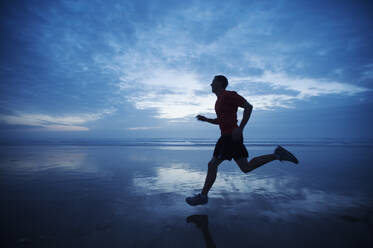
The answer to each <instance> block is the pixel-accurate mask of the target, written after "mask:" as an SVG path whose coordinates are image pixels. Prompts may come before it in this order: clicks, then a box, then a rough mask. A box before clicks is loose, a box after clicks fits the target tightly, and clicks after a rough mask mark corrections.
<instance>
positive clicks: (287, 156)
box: [235, 146, 299, 173]
mask: <svg viewBox="0 0 373 248" xmlns="http://www.w3.org/2000/svg"><path fill="white" fill-rule="evenodd" d="M273 160H280V161H289V162H292V163H295V164H298V162H299V161H298V159H297V158H296V157H295V156H294V155H293V154H292V153H291V152H289V151H288V150H286V149H285V148H283V147H282V146H278V147H277V148H276V149H275V151H274V152H273V153H272V154H267V155H262V156H258V157H255V158H253V159H251V160H250V162H249V161H247V158H239V159H235V161H236V163H237V165H238V167H240V169H241V170H242V171H243V172H245V173H247V172H249V171H252V170H255V169H256V168H258V167H260V166H262V165H265V164H267V163H269V162H272V161H273Z"/></svg>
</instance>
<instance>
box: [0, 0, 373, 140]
mask: <svg viewBox="0 0 373 248" xmlns="http://www.w3.org/2000/svg"><path fill="white" fill-rule="evenodd" d="M372 10H373V4H372V3H371V2H370V1H343V0H341V1H325V0H324V1H168V0H164V1H156V0H153V1H142V0H133V1H126V0H122V1H113V0H105V1H96V0H90V1H67V0H65V1H33V0H28V1H17V0H16V1H1V7H0V13H1V14H0V32H1V37H2V38H1V40H0V138H1V139H3V140H12V139H27V138H32V139H35V138H40V139H42V138H47V139H54V138H56V139H61V138H160V137H163V138H215V137H218V136H219V135H220V132H219V129H218V126H215V125H211V124H208V123H202V122H199V121H197V120H196V119H195V116H196V115H197V114H203V115H205V116H207V117H209V118H215V117H216V115H215V112H214V104H215V101H216V96H215V95H214V94H213V93H212V92H211V87H210V83H211V81H212V79H213V77H214V76H215V75H220V74H222V75H225V76H226V77H227V78H228V80H229V85H228V88H227V90H233V91H236V92H237V93H238V94H240V95H242V96H243V97H244V98H245V99H246V100H247V101H248V102H249V103H251V104H252V105H253V106H254V110H253V113H252V116H251V119H250V120H249V123H248V124H247V126H246V128H245V131H244V136H245V137H246V138H249V139H250V138H251V139H261V138H265V139H270V138H289V139H298V138H299V139H303V138H310V139H313V138H323V139H324V138H332V139H336V138H338V139H347V138H373V134H372V131H371V126H372V124H373V122H372V120H373V117H372V110H373V91H372V89H373V49H372V48H371V44H373V32H372V30H373V18H372V15H371V13H372ZM238 116H239V120H240V119H241V116H242V110H240V111H239V113H238Z"/></svg>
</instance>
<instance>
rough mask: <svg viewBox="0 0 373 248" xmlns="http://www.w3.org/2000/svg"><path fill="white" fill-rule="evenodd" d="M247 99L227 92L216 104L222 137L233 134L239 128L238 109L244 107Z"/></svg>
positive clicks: (219, 97)
mask: <svg viewBox="0 0 373 248" xmlns="http://www.w3.org/2000/svg"><path fill="white" fill-rule="evenodd" d="M245 102H246V100H245V98H243V97H242V96H240V95H239V94H237V93H236V92H235V91H228V90H225V91H224V92H223V93H221V94H220V95H219V96H218V99H217V100H216V102H215V112H216V116H217V118H218V122H219V127H220V131H221V134H222V135H225V134H231V133H232V131H233V129H235V128H236V127H238V126H237V109H238V107H243V105H244V103H245Z"/></svg>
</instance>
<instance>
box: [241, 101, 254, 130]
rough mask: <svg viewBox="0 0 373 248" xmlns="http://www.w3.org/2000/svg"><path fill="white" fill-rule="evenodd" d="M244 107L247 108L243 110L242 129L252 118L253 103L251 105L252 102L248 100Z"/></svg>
mask: <svg viewBox="0 0 373 248" xmlns="http://www.w3.org/2000/svg"><path fill="white" fill-rule="evenodd" d="M243 108H244V109H245V110H244V111H243V117H242V120H241V123H240V129H241V130H243V129H244V128H245V126H246V123H247V122H248V121H249V119H250V116H251V112H252V111H253V105H251V104H250V103H248V102H246V103H245V104H244V106H243Z"/></svg>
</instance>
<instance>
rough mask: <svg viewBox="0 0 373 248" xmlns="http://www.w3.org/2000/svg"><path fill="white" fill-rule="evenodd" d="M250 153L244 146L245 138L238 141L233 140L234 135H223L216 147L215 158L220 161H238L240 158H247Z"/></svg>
mask: <svg viewBox="0 0 373 248" xmlns="http://www.w3.org/2000/svg"><path fill="white" fill-rule="evenodd" d="M248 156H249V153H248V152H247V150H246V147H245V145H244V144H243V138H242V137H241V139H240V140H238V141H233V140H232V135H223V136H221V137H220V138H219V140H218V142H217V143H216V145H215V150H214V157H216V158H218V159H220V160H229V161H230V160H232V158H234V160H237V159H239V158H247V157H248Z"/></svg>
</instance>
